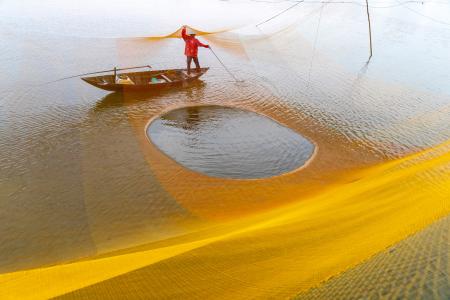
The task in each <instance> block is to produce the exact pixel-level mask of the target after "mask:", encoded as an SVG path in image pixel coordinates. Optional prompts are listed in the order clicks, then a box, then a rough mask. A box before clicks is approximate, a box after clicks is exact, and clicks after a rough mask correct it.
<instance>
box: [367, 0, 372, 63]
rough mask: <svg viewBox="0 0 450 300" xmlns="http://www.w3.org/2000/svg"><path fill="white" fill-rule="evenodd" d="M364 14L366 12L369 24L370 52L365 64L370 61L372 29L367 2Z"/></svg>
mask: <svg viewBox="0 0 450 300" xmlns="http://www.w3.org/2000/svg"><path fill="white" fill-rule="evenodd" d="M366 12H367V22H368V24H369V50H370V52H369V53H370V55H369V59H368V60H367V62H369V61H370V59H371V58H372V27H371V24H370V13H369V0H366Z"/></svg>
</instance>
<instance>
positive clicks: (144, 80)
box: [81, 68, 209, 91]
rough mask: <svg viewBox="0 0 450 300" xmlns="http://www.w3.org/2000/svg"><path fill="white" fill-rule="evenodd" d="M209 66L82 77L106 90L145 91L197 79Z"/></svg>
mask: <svg viewBox="0 0 450 300" xmlns="http://www.w3.org/2000/svg"><path fill="white" fill-rule="evenodd" d="M208 70H209V68H200V69H199V70H198V71H197V70H196V69H195V68H194V69H191V74H190V75H188V74H187V69H168V70H154V71H143V72H130V73H120V74H116V73H114V74H112V75H101V76H93V77H82V78H81V79H83V80H84V81H86V82H87V83H89V84H91V85H93V86H95V87H98V88H99V89H103V90H106V91H123V90H126V91H145V90H152V89H162V88H168V87H172V86H175V85H182V84H185V83H188V82H190V81H194V80H197V79H198V78H199V77H200V76H202V75H203V74H205V73H206V72H207V71H208Z"/></svg>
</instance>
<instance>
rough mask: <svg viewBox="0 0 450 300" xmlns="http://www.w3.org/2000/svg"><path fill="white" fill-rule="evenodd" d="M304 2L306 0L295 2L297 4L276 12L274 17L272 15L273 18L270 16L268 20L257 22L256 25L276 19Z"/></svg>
mask: <svg viewBox="0 0 450 300" xmlns="http://www.w3.org/2000/svg"><path fill="white" fill-rule="evenodd" d="M303 2H304V0H302V1H299V2H297V3H295V4H294V5H292V6H289V7H288V8H286V9H285V10H283V11H282V12H280V13H278V14H276V15H275V16H273V17H271V18H269V19H267V20H265V21H263V22H261V23H259V24H257V25H256V27H258V26H259V25H262V24H264V23H267V22H269V21H270V20H273V19H275V18H276V17H278V16H280V15H282V14H284V13H285V12H287V11H288V10H290V9H292V8H294V7H296V6H297V5H299V4H300V3H303Z"/></svg>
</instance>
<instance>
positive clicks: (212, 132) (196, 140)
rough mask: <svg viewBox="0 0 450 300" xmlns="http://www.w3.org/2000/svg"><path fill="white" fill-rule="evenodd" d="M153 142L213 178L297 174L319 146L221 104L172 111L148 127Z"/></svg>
mask: <svg viewBox="0 0 450 300" xmlns="http://www.w3.org/2000/svg"><path fill="white" fill-rule="evenodd" d="M147 134H148V136H149V137H150V139H151V141H152V142H153V143H155V144H156V145H157V146H158V147H159V148H160V149H161V150H162V151H163V152H165V153H166V154H167V155H169V156H170V157H171V158H173V159H175V160H176V161H177V162H179V163H180V164H182V165H183V166H185V167H187V168H189V169H192V170H194V171H197V172H201V173H204V174H207V175H210V176H216V177H225V178H265V177H271V176H275V175H279V174H282V173H286V172H289V171H292V170H294V169H297V168H299V167H300V166H302V165H303V164H304V163H305V162H306V161H307V160H308V159H309V158H310V157H311V155H312V153H313V151H314V145H313V144H311V142H309V141H308V140H307V139H305V138H303V137H302V136H300V135H298V134H297V133H295V132H294V131H292V130H291V129H289V128H286V127H284V126H281V125H279V124H277V123H276V122H274V121H272V120H270V119H269V118H267V117H265V116H261V115H258V114H256V113H253V112H249V111H244V110H240V109H235V108H230V107H221V106H190V107H186V108H179V109H176V110H173V111H170V112H168V113H166V114H164V115H162V116H161V117H160V118H158V119H156V120H154V121H153V122H152V123H151V124H150V126H149V127H148V129H147Z"/></svg>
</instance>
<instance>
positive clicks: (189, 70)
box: [186, 56, 200, 74]
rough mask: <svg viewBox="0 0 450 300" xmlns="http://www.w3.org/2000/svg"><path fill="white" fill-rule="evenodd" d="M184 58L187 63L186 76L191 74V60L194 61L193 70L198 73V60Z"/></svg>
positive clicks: (191, 57) (190, 57) (195, 58)
mask: <svg viewBox="0 0 450 300" xmlns="http://www.w3.org/2000/svg"><path fill="white" fill-rule="evenodd" d="M186 58H187V60H186V62H187V72H188V74H190V73H191V62H192V60H194V63H195V68H196V69H197V71H198V69H200V63H199V62H198V58H197V57H193V56H186Z"/></svg>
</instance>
